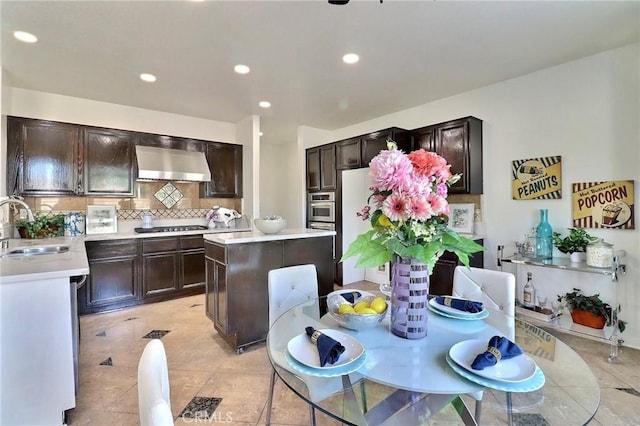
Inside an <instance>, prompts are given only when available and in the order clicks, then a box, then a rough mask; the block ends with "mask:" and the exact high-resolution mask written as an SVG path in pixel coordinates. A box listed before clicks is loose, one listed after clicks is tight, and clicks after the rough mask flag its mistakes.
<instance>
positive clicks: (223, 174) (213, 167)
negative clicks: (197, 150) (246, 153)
mask: <svg viewBox="0 0 640 426" xmlns="http://www.w3.org/2000/svg"><path fill="white" fill-rule="evenodd" d="M205 155H206V157H207V162H208V163H209V169H210V171H211V182H205V183H203V184H201V185H200V196H201V197H203V198H206V197H219V198H240V197H242V145H235V144H228V143H220V142H207V143H206V151H205Z"/></svg>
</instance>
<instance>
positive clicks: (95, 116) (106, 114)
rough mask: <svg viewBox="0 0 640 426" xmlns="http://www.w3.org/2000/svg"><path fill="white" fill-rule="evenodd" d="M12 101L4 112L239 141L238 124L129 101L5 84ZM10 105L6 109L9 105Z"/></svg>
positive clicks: (165, 133)
mask: <svg viewBox="0 0 640 426" xmlns="http://www.w3.org/2000/svg"><path fill="white" fill-rule="evenodd" d="M4 89H5V90H9V91H11V103H10V104H9V105H3V106H2V107H3V111H2V113H3V114H6V115H15V116H18V117H30V118H39V119H43V120H53V121H63V122H68V123H76V124H85V125H91V126H101V127H109V128H114V129H122V130H134V131H138V132H147V133H156V134H161V135H170V136H183V137H190V138H195V139H207V140H215V141H218V142H230V143H235V142H236V137H235V125H234V124H233V123H225V122H222V121H213V120H205V119H202V118H195V117H188V116H185V115H178V114H170V113H166V112H159V111H152V110H148V109H142V108H134V107H130V106H126V105H118V104H111V103H107V102H98V101H93V100H90V99H81V98H74V97H71V96H63V95H56V94H53V93H45V92H37V91H33V90H25V89H18V88H15V87H13V88H12V87H5V88H4ZM5 108H6V109H5Z"/></svg>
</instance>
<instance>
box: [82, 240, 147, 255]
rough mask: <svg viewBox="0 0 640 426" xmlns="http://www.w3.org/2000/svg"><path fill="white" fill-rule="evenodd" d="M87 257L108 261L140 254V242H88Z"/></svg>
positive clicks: (86, 244)
mask: <svg viewBox="0 0 640 426" xmlns="http://www.w3.org/2000/svg"><path fill="white" fill-rule="evenodd" d="M85 247H86V248H87V257H88V258H89V260H91V259H106V258H113V257H123V256H136V255H137V254H138V240H136V239H130V240H112V241H87V242H86V243H85Z"/></svg>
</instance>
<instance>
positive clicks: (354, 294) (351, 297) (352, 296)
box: [340, 291, 362, 303]
mask: <svg viewBox="0 0 640 426" xmlns="http://www.w3.org/2000/svg"><path fill="white" fill-rule="evenodd" d="M340 296H342V297H343V298H344V299H345V300H346V301H347V302H349V303H353V302H354V301H355V300H356V299H357V298H359V297H360V296H362V294H361V293H360V292H359V291H350V292H346V293H340Z"/></svg>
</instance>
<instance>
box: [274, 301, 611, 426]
mask: <svg viewBox="0 0 640 426" xmlns="http://www.w3.org/2000/svg"><path fill="white" fill-rule="evenodd" d="M326 311H327V304H326V297H320V298H318V299H314V300H310V301H308V302H305V303H303V304H300V305H297V306H294V307H293V308H291V309H289V310H287V311H286V312H285V313H283V314H282V315H281V316H280V317H278V318H277V319H276V320H275V321H274V322H273V324H272V325H271V327H270V329H269V332H268V335H267V353H268V355H269V359H270V361H271V364H272V366H273V368H274V369H275V372H276V374H277V376H278V377H279V378H280V379H281V380H282V381H283V382H284V383H285V384H286V385H287V387H289V389H291V390H292V391H293V392H294V393H295V394H296V395H298V396H299V397H300V398H302V399H303V400H304V401H306V402H307V403H308V404H311V405H312V406H313V407H314V408H315V409H317V410H320V411H322V412H324V413H326V414H327V415H329V416H331V417H333V418H335V419H336V420H338V421H340V422H342V423H345V424H352V425H399V424H403V425H419V424H427V423H429V419H432V418H433V419H443V420H444V419H446V420H447V421H454V422H456V423H464V424H471V425H473V424H490V425H494V424H536V425H555V424H558V425H582V424H586V423H588V422H589V421H590V420H591V419H592V418H593V416H594V414H595V412H596V410H597V408H598V405H599V401H600V388H599V386H598V382H597V380H596V378H595V376H594V375H593V373H592V372H591V370H590V369H589V367H588V365H587V364H586V363H585V361H584V360H583V359H582V358H581V357H580V356H579V355H578V354H577V353H576V352H575V351H574V350H573V349H571V348H570V347H569V346H568V345H566V344H565V343H563V342H562V341H561V340H559V339H557V338H556V337H554V336H553V335H551V334H549V333H547V332H546V331H544V330H543V329H541V328H539V327H536V326H534V325H532V324H530V323H527V322H525V321H523V320H521V319H519V318H513V317H507V316H505V315H504V314H503V313H502V312H501V311H492V310H487V312H488V316H486V315H482V316H483V317H485V316H486V317H485V318H482V319H469V318H465V319H460V318H453V317H452V316H443V315H441V314H439V313H436V312H440V311H437V310H435V309H431V308H430V310H429V317H428V332H427V336H426V337H424V338H422V339H415V340H414V339H405V338H402V337H399V336H396V335H394V334H393V333H392V332H391V330H390V325H389V319H390V318H389V317H390V314H388V315H387V316H386V317H385V318H384V319H383V320H382V322H380V323H379V324H378V325H377V326H375V327H373V328H368V329H365V330H359V331H355V330H350V329H347V328H344V327H341V326H340V325H339V324H338V323H337V322H336V321H335V320H334V319H333V318H332V317H331V316H330V315H329V314H327V313H326ZM388 311H390V309H387V312H388ZM309 326H311V327H313V328H315V329H316V330H320V331H325V332H326V334H329V333H331V331H330V330H335V331H336V332H337V333H338V334H339V335H341V336H343V337H344V335H346V337H344V338H345V339H348V343H349V344H351V343H353V344H354V345H355V346H356V348H357V350H355V351H352V350H351V349H350V350H348V351H347V352H345V354H347V359H343V360H339V361H338V362H337V363H336V364H335V365H329V364H327V365H325V367H323V368H320V367H319V366H314V365H312V364H309V363H306V362H304V361H305V359H304V357H303V356H302V355H303V354H301V353H300V351H302V350H304V351H308V350H309V348H308V347H305V348H302V347H301V346H304V345H311V340H308V342H307V341H306V340H305V339H307V337H306V334H305V328H306V327H309ZM328 330H329V331H328ZM340 333H342V334H340ZM496 335H497V336H505V337H507V338H509V340H511V341H513V342H515V343H517V345H518V346H520V347H521V348H522V349H523V351H524V353H525V354H526V356H527V357H528V358H530V359H531V360H533V361H534V362H535V366H534V367H535V375H533V376H530V375H529V376H527V377H522V379H526V380H522V379H521V378H519V377H518V375H517V374H516V376H514V378H511V377H509V378H508V379H507V380H506V381H502V380H493V378H491V377H488V376H486V375H485V376H479V375H477V374H472V373H471V374H470V372H469V371H468V370H467V369H465V368H461V367H460V365H459V364H458V363H456V362H455V361H452V357H451V355H452V354H450V349H451V348H452V347H453V346H454V345H456V344H458V343H460V342H465V341H471V340H482V341H486V342H488V341H489V339H490V338H491V337H492V336H496ZM468 343H471V342H468ZM462 345H465V344H464V343H461V344H460V345H458V347H461V346H462ZM292 352H293V353H292ZM360 352H362V353H361V354H360ZM343 355H344V354H343ZM341 356H342V355H341ZM524 358H526V357H524ZM301 360H302V361H303V362H300V361H301ZM499 365H500V362H499V363H498V364H497V366H496V367H498V366H499ZM478 401H481V403H480V405H477V404H478ZM449 405H450V407H449ZM473 407H475V408H473ZM434 416H437V417H434ZM451 416H453V419H452V418H451Z"/></svg>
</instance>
